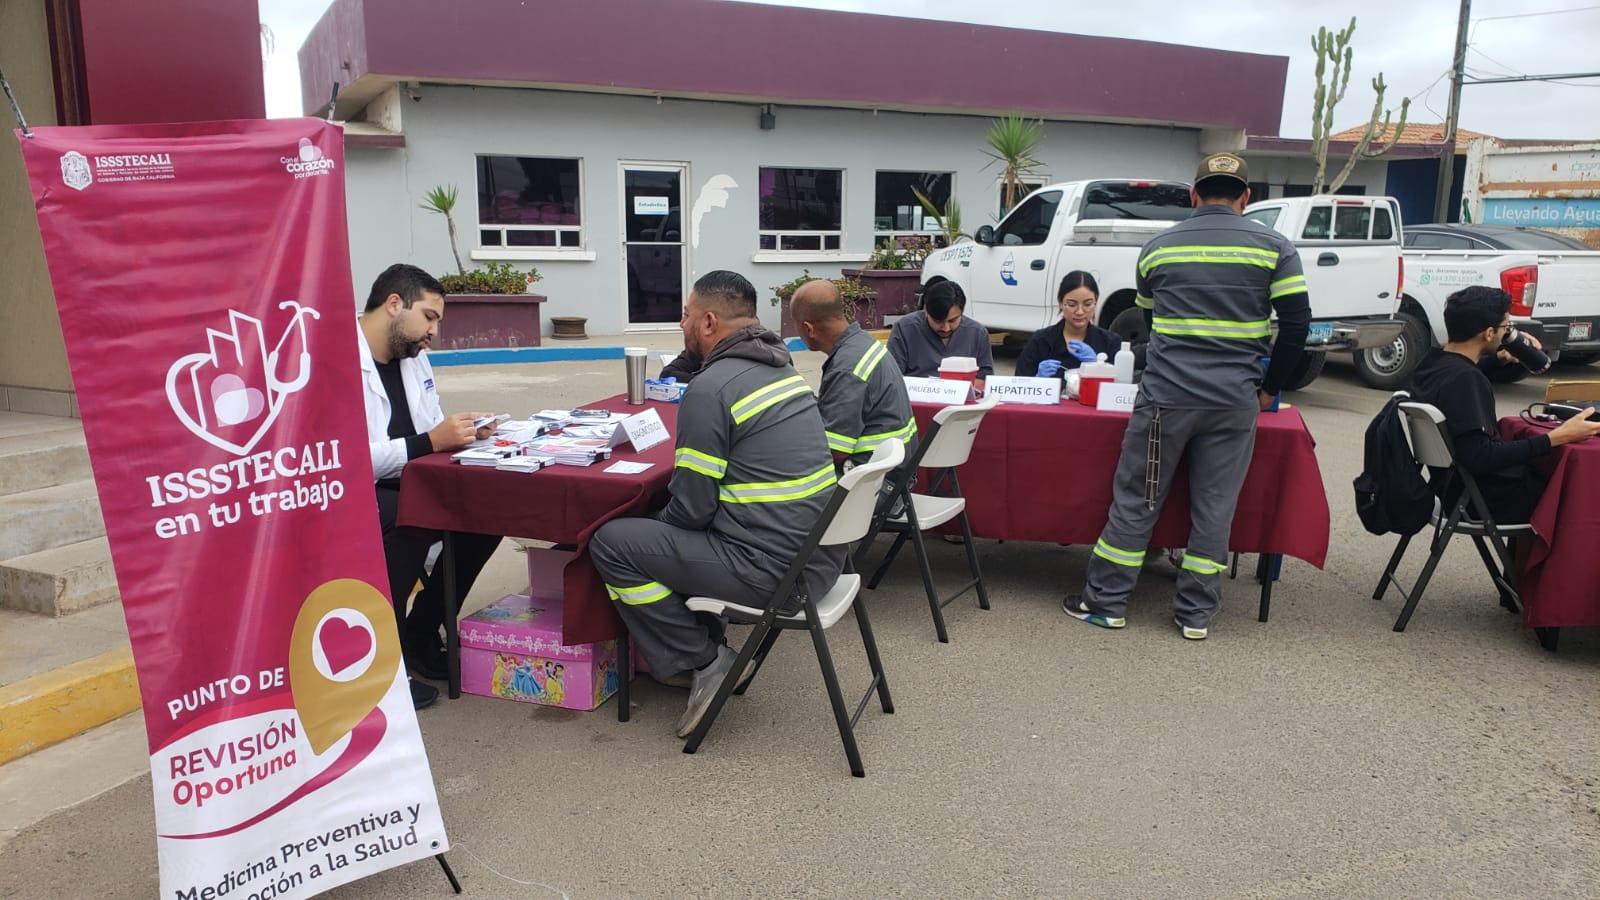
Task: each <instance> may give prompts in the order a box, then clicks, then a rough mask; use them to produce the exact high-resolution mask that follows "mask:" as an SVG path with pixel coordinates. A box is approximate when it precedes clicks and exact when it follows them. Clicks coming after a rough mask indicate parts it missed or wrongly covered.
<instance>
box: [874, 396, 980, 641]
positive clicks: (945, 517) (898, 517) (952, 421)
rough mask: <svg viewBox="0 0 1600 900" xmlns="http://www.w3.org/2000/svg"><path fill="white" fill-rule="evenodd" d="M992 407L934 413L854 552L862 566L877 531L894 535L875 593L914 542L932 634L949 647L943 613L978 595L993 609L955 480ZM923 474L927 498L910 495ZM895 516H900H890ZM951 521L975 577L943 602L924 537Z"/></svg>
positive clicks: (876, 578)
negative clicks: (927, 472) (928, 473)
mask: <svg viewBox="0 0 1600 900" xmlns="http://www.w3.org/2000/svg"><path fill="white" fill-rule="evenodd" d="M994 407H995V401H994V400H985V401H984V402H982V403H977V404H974V405H972V406H947V407H945V408H944V409H941V410H939V411H938V412H937V413H935V414H934V416H933V424H932V426H931V427H929V429H928V433H927V434H926V435H924V436H923V440H922V441H921V443H919V444H918V446H917V452H916V453H915V454H914V455H913V456H912V457H911V464H910V465H908V466H906V467H905V471H904V472H902V473H900V475H898V476H897V477H896V478H895V481H894V483H893V485H892V487H891V490H892V494H891V496H890V498H889V500H888V502H886V503H885V504H883V510H882V512H881V513H880V514H879V515H878V516H876V517H875V518H874V519H873V523H872V530H871V531H869V532H868V533H867V538H866V540H864V541H862V542H861V548H860V549H859V550H857V551H856V565H857V566H861V565H862V563H864V562H865V561H866V557H867V554H868V553H870V552H871V547H872V542H873V540H875V539H876V538H877V536H878V534H879V532H882V531H892V532H895V533H896V537H895V539H894V544H893V546H891V547H890V548H889V552H888V553H886V554H884V557H883V561H882V562H880V563H879V564H878V568H877V571H875V572H873V574H872V580H871V581H869V582H868V583H867V588H868V589H869V590H876V589H877V587H878V582H880V581H882V580H883V575H884V573H885V572H887V571H888V570H889V565H890V564H891V563H893V562H894V558H895V557H896V556H897V555H899V553H900V548H902V547H904V546H905V545H906V542H907V541H908V540H909V541H910V542H911V546H912V549H914V550H915V551H916V554H917V567H918V569H919V570H920V571H921V573H922V589H923V591H924V592H926V593H927V595H928V609H929V610H930V611H931V612H932V613H933V629H934V632H935V633H936V634H938V636H939V642H940V643H943V644H948V643H950V635H949V633H948V632H947V631H946V630H945V626H944V608H945V607H946V606H949V605H950V603H951V602H952V601H954V600H955V599H956V598H957V597H960V596H961V595H963V594H965V593H966V592H968V591H971V590H976V591H977V593H978V606H979V608H981V609H988V608H989V591H988V589H987V588H985V587H984V584H983V572H982V571H980V570H979V568H978V553H977V550H976V549H975V548H974V547H973V543H972V524H971V523H970V522H969V521H968V520H967V501H966V498H964V497H962V496H961V482H960V481H959V480H958V479H957V478H956V468H957V467H958V466H962V465H965V464H966V462H967V458H968V457H969V456H971V455H972V443H973V441H975V440H977V436H978V426H979V425H981V424H983V417H984V415H985V414H986V413H988V412H989V410H991V409H994ZM920 469H931V470H934V472H935V474H934V476H933V478H932V481H931V482H930V483H929V490H930V493H928V494H916V493H912V492H911V488H912V487H913V486H915V484H916V480H917V472H918V471H919V470H920ZM947 485H948V493H947V494H946V493H944V491H945V490H946V486H947ZM891 512H894V513H896V514H895V515H893V516H891V515H889V513H891ZM951 519H956V520H959V521H960V523H961V536H962V538H963V545H964V546H965V548H966V551H967V571H968V572H969V573H970V574H971V575H972V580H971V581H969V582H967V583H966V584H964V585H962V586H961V588H960V589H959V590H957V591H956V592H955V593H953V594H951V595H950V596H948V597H945V598H943V599H940V597H939V591H938V589H937V588H935V587H934V586H933V569H932V567H931V566H930V565H929V564H928V547H927V544H926V543H925V542H924V541H923V539H922V532H923V531H925V530H927V529H929V528H937V527H939V526H940V525H943V524H945V523H946V522H949V521H950V520H951Z"/></svg>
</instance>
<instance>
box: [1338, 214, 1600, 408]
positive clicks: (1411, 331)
mask: <svg viewBox="0 0 1600 900" xmlns="http://www.w3.org/2000/svg"><path fill="white" fill-rule="evenodd" d="M1404 257H1405V265H1406V283H1405V289H1404V293H1403V296H1402V297H1401V301H1400V312H1399V318H1400V319H1401V320H1402V322H1403V323H1404V326H1405V327H1404V329H1403V330H1402V331H1401V333H1400V334H1399V335H1398V336H1397V337H1396V338H1395V340H1394V341H1393V342H1392V343H1390V344H1388V345H1386V346H1382V347H1374V348H1371V349H1368V350H1365V351H1363V352H1361V353H1358V354H1356V361H1355V362H1356V371H1357V372H1358V373H1359V374H1360V376H1361V378H1362V380H1363V381H1365V382H1366V383H1367V384H1369V385H1371V386H1372V387H1377V388H1383V389H1384V390H1394V389H1396V388H1400V387H1404V386H1405V384H1406V382H1407V381H1409V380H1410V378H1411V372H1412V370H1413V369H1415V368H1416V366H1417V363H1418V361H1420V359H1421V358H1422V355H1423V354H1424V353H1426V352H1427V350H1428V348H1429V347H1433V346H1436V345H1438V344H1440V343H1441V342H1443V340H1444V337H1445V327H1444V303H1445V298H1446V297H1448V296H1449V295H1450V294H1452V293H1454V292H1456V291H1458V290H1460V289H1462V288H1464V287H1469V286H1472V285H1479V284H1482V285H1489V286H1490V287H1498V288H1501V289H1503V290H1505V292H1506V293H1508V294H1510V295H1511V299H1512V305H1511V317H1512V320H1513V321H1515V322H1517V323H1518V325H1519V327H1521V328H1523V329H1524V330H1527V331H1530V332H1532V333H1533V334H1534V335H1535V336H1537V337H1538V338H1539V340H1540V342H1541V343H1543V344H1544V346H1545V349H1546V350H1547V351H1549V352H1550V355H1551V356H1552V357H1557V358H1560V359H1563V360H1565V361H1566V362H1569V363H1580V364H1585V363H1591V362H1594V361H1596V360H1597V359H1600V252H1596V251H1593V250H1589V249H1587V248H1585V247H1584V246H1583V245H1582V244H1579V243H1577V242H1576V241H1573V240H1571V239H1569V238H1566V237H1564V236H1562V235H1555V234H1550V233H1548V232H1541V231H1534V230H1528V229H1519V228H1509V227H1503V226H1493V225H1419V226H1416V227H1415V228H1407V229H1406V235H1405V251H1404ZM1527 374H1528V373H1527V370H1526V369H1524V368H1522V367H1521V366H1506V367H1503V368H1502V369H1499V370H1496V371H1495V372H1493V373H1491V375H1490V377H1491V378H1493V379H1495V380H1497V381H1515V380H1517V379H1519V378H1522V377H1525V376H1526V375H1527Z"/></svg>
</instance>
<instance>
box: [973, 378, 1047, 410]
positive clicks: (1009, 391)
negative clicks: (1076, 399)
mask: <svg viewBox="0 0 1600 900" xmlns="http://www.w3.org/2000/svg"><path fill="white" fill-rule="evenodd" d="M983 395H984V397H987V398H993V399H994V400H996V401H998V402H1000V403H1032V404H1037V405H1039V406H1057V405H1059V404H1060V403H1061V379H1059V378H1022V377H1016V376H1012V375H991V376H989V379H988V380H987V381H985V382H984V383H983Z"/></svg>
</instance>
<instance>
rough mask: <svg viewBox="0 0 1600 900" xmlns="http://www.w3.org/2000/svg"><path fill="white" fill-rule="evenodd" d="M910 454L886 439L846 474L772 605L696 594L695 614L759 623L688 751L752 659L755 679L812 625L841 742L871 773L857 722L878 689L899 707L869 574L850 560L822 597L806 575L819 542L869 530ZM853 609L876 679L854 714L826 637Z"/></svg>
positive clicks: (844, 540)
mask: <svg viewBox="0 0 1600 900" xmlns="http://www.w3.org/2000/svg"><path fill="white" fill-rule="evenodd" d="M905 453H906V451H905V446H904V445H903V444H902V443H901V442H900V441H886V442H885V443H884V444H882V445H881V446H879V447H878V449H877V451H876V452H875V453H873V454H872V459H871V460H869V461H868V462H867V463H866V464H865V465H860V466H856V467H855V468H853V469H851V470H850V471H849V472H848V473H846V474H845V475H844V477H843V478H840V479H839V486H838V487H837V488H836V489H835V490H834V492H833V495H832V496H831V497H830V498H829V499H828V505H827V507H826V508H825V509H824V510H823V513H822V516H821V517H820V518H819V519H817V524H816V525H815V526H814V527H812V529H811V534H810V535H809V536H807V538H806V542H805V544H804V545H802V546H801V548H800V552H799V553H798V554H797V555H796V556H795V558H794V562H792V563H790V564H789V569H788V571H787V572H785V573H784V575H783V580H782V581H780V582H778V587H777V590H775V591H773V592H772V597H771V598H770V599H768V600H767V606H766V608H765V609H756V608H755V607H753V606H741V605H739V604H737V603H729V602H727V601H725V600H717V599H715V598H712V597H691V598H689V600H688V607H689V608H690V609H692V610H694V611H695V612H704V613H711V614H712V615H717V616H727V617H728V619H729V620H730V621H733V622H739V623H741V624H750V625H754V626H755V628H753V629H751V631H750V636H749V637H748V638H746V639H745V642H744V646H743V647H741V648H739V656H738V658H737V659H735V660H734V663H733V667H732V668H730V669H729V670H728V675H727V677H725V678H723V679H722V684H721V685H720V686H718V688H717V695H716V696H715V697H714V698H712V701H711V705H710V706H709V707H708V708H707V709H706V712H705V715H704V716H702V717H701V719H700V724H699V725H697V726H696V727H695V729H694V732H693V733H692V734H690V735H689V740H688V741H687V742H686V743H685V744H684V745H683V752H685V753H693V752H695V751H696V750H698V749H700V742H701V741H703V740H705V737H706V733H707V732H709V731H710V730H711V723H712V722H715V721H716V719H717V714H718V713H719V712H721V711H722V707H723V704H725V703H727V702H728V695H729V694H734V693H740V694H742V693H744V690H745V688H748V687H749V681H747V682H746V683H745V688H741V689H736V688H735V686H736V685H737V684H738V682H739V679H740V675H741V674H742V673H743V672H744V670H745V666H746V665H747V664H748V663H749V662H750V661H751V660H752V659H754V660H755V666H756V668H755V671H753V672H752V673H751V676H750V677H751V679H752V680H753V679H754V678H755V675H756V674H757V673H759V672H760V669H761V664H762V663H763V662H764V661H765V660H766V658H767V653H768V652H769V651H770V650H771V649H772V645H773V643H774V642H775V641H777V639H778V635H779V634H780V633H782V632H784V631H787V630H797V629H805V630H807V631H809V632H811V641H812V643H813V644H815V645H816V650H817V663H818V665H820V666H821V667H822V681H823V683H824V684H826V685H827V688H828V701H829V702H830V703H831V704H832V705H833V717H834V719H835V720H836V721H837V722H838V724H839V739H840V740H841V741H843V742H844V753H845V756H846V757H848V758H849V760H850V774H852V775H854V776H856V777H857V778H860V777H862V776H863V775H864V774H865V771H864V770H863V769H862V767H861V751H860V750H858V749H857V748H856V735H855V724H856V722H857V721H858V720H859V719H860V718H861V713H862V712H864V711H865V710H866V708H867V703H868V702H869V701H871V699H872V694H873V692H874V691H876V692H877V694H878V699H879V701H880V702H881V703H882V704H883V711H884V712H886V713H892V712H894V701H892V700H890V699H889V681H888V679H887V678H886V677H885V676H884V673H883V662H882V661H881V660H880V659H879V658H878V643H877V641H876V640H875V639H874V638H873V636H872V623H871V622H869V621H868V620H867V606H866V604H865V603H863V602H862V601H861V576H860V575H858V574H856V572H855V567H854V566H853V565H852V564H851V561H850V559H849V557H846V558H845V571H844V572H843V574H841V575H840V576H839V578H838V580H837V581H835V582H834V583H833V587H832V588H831V589H830V590H829V591H828V593H827V595H826V596H824V597H822V598H821V599H814V598H812V596H811V594H810V593H809V592H807V591H806V589H805V582H804V581H803V580H802V579H801V575H802V574H803V573H804V572H805V567H806V564H807V563H809V562H810V561H811V557H812V555H813V554H814V553H816V551H817V548H818V547H835V546H839V545H841V544H850V543H851V542H853V541H858V540H860V539H861V537H862V535H864V534H866V532H867V529H868V528H869V527H870V526H871V524H872V514H873V510H874V508H875V507H876V505H877V502H878V494H879V492H880V491H881V490H882V488H883V480H884V478H885V476H887V475H888V474H889V472H890V471H891V470H892V469H894V467H895V466H898V465H899V464H900V463H901V462H902V461H904V460H905ZM792 592H798V594H799V596H800V602H801V608H800V610H799V611H798V612H794V613H785V612H782V611H781V610H782V607H783V605H784V601H785V600H787V599H788V598H789V597H790V596H791V593H792ZM851 608H854V609H855V613H856V625H857V626H858V627H859V628H860V629H861V642H862V643H863V644H864V645H865V646H866V650H867V664H868V665H869V666H870V667H871V669H872V683H871V684H869V685H867V691H866V693H865V694H863V695H862V697H861V702H860V703H858V704H857V705H856V710H855V713H854V714H851V713H849V712H847V711H846V709H845V704H844V694H843V693H841V691H840V689H839V675H838V673H837V672H836V671H835V670H834V667H833V654H832V653H830V652H829V650H828V639H827V637H825V636H824V634H823V633H824V632H825V631H827V630H828V629H829V628H831V627H833V625H834V623H836V622H838V621H839V620H840V619H841V618H843V617H844V614H845V611H846V610H849V609H851Z"/></svg>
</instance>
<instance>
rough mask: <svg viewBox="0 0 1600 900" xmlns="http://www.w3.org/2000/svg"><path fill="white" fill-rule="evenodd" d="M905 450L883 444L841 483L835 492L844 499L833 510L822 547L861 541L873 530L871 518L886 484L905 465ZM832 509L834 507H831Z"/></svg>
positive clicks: (901, 445) (894, 444)
mask: <svg viewBox="0 0 1600 900" xmlns="http://www.w3.org/2000/svg"><path fill="white" fill-rule="evenodd" d="M905 458H906V447H905V443H904V442H902V441H884V442H883V443H881V444H879V445H878V449H877V450H874V451H873V453H872V458H871V459H869V460H867V461H866V462H865V463H863V464H861V465H859V466H856V467H855V468H853V469H851V470H850V471H849V472H846V473H845V476H844V477H843V478H841V479H839V486H838V487H837V488H836V489H835V490H836V491H838V493H840V494H843V495H844V499H843V500H842V501H841V502H840V503H839V506H838V508H837V509H835V510H834V513H833V519H832V520H831V521H829V522H828V527H827V530H826V531H824V532H823V533H822V546H825V547H832V546H835V545H838V544H848V543H850V542H852V541H859V540H861V539H862V538H863V537H865V536H866V534H867V529H868V528H870V527H871V526H872V514H873V512H874V511H875V510H876V509H877V508H878V495H879V492H880V491H881V490H882V489H883V480H884V478H886V477H888V475H889V473H890V472H892V471H894V469H895V467H897V466H899V465H900V463H902V462H904V461H905ZM829 506H830V507H832V506H833V504H832V503H830V504H829Z"/></svg>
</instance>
